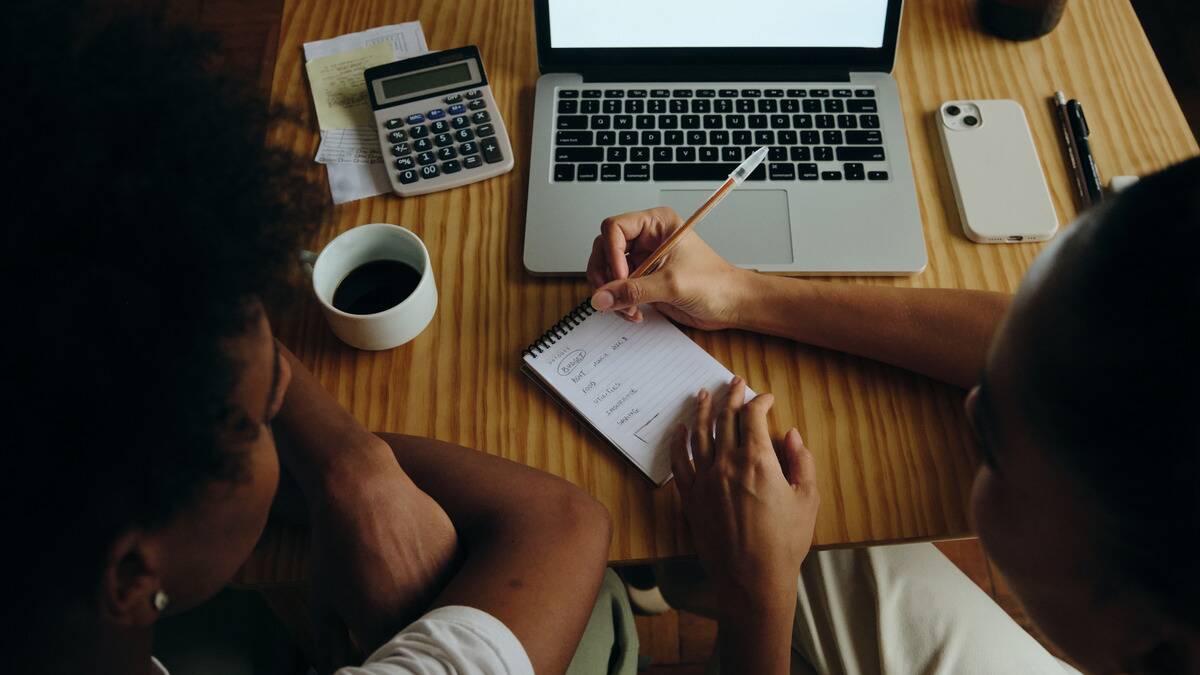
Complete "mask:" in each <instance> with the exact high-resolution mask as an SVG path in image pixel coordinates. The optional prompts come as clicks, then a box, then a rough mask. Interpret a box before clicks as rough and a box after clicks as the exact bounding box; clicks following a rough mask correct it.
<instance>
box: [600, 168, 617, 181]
mask: <svg viewBox="0 0 1200 675" xmlns="http://www.w3.org/2000/svg"><path fill="white" fill-rule="evenodd" d="M600 180H602V181H605V182H608V181H614V180H621V165H620V164H601V165H600Z"/></svg>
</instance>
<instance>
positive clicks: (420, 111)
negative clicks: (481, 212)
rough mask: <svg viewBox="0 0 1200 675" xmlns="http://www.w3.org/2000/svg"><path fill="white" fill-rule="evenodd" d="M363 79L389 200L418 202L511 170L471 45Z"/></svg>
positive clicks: (507, 146) (376, 70)
mask: <svg viewBox="0 0 1200 675" xmlns="http://www.w3.org/2000/svg"><path fill="white" fill-rule="evenodd" d="M363 75H364V77H365V78H366V81H367V93H368V95H369V96H370V98H371V109H372V110H373V111H374V113H375V126H376V131H377V133H378V134H379V144H380V146H381V147H382V148H383V159H384V161H385V162H386V164H387V167H388V172H387V174H388V181H389V182H391V185H392V190H393V191H395V192H396V194H398V195H400V196H402V197H412V196H414V195H422V194H425V193H428V192H435V191H437V190H446V189H449V188H453V187H458V186H460V185H466V184H467V183H474V182H475V181H479V180H483V179H485V178H491V177H493V176H499V175H500V174H502V173H507V172H509V171H511V170H512V168H513V152H512V143H510V142H509V140H508V131H507V130H505V128H504V121H503V120H501V119H500V109H499V108H498V107H497V106H496V99H495V98H493V97H492V90H491V88H490V87H489V86H488V81H487V74H486V73H484V72H483V61H482V60H481V59H480V58H479V49H478V48H476V47H475V46H474V45H468V46H466V47H460V48H458V49H448V50H446V51H441V52H434V53H432V54H423V55H421V56H415V57H412V58H409V59H404V60H402V61H396V62H394V63H388V64H384V65H381V66H375V67H373V68H368V69H367V70H366V72H364V73H363Z"/></svg>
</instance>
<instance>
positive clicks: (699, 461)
mask: <svg viewBox="0 0 1200 675" xmlns="http://www.w3.org/2000/svg"><path fill="white" fill-rule="evenodd" d="M712 446H713V438H712V395H711V394H709V393H708V390H706V389H701V390H700V393H698V394H696V424H695V426H694V428H693V429H692V459H693V460H694V461H695V463H696V470H697V471H700V470H703V469H705V468H707V467H708V466H709V465H710V464H712V458H713V447H712Z"/></svg>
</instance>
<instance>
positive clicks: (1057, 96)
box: [1054, 91, 1067, 105]
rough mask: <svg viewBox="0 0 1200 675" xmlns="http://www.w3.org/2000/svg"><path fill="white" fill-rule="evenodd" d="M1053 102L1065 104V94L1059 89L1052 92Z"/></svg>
mask: <svg viewBox="0 0 1200 675" xmlns="http://www.w3.org/2000/svg"><path fill="white" fill-rule="evenodd" d="M1054 102H1055V103H1057V104H1059V105H1066V104H1067V96H1066V94H1063V93H1062V92H1061V91H1056V92H1054Z"/></svg>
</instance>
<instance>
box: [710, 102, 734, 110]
mask: <svg viewBox="0 0 1200 675" xmlns="http://www.w3.org/2000/svg"><path fill="white" fill-rule="evenodd" d="M713 112H716V113H731V112H733V101H730V100H729V99H718V100H716V101H713Z"/></svg>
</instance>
